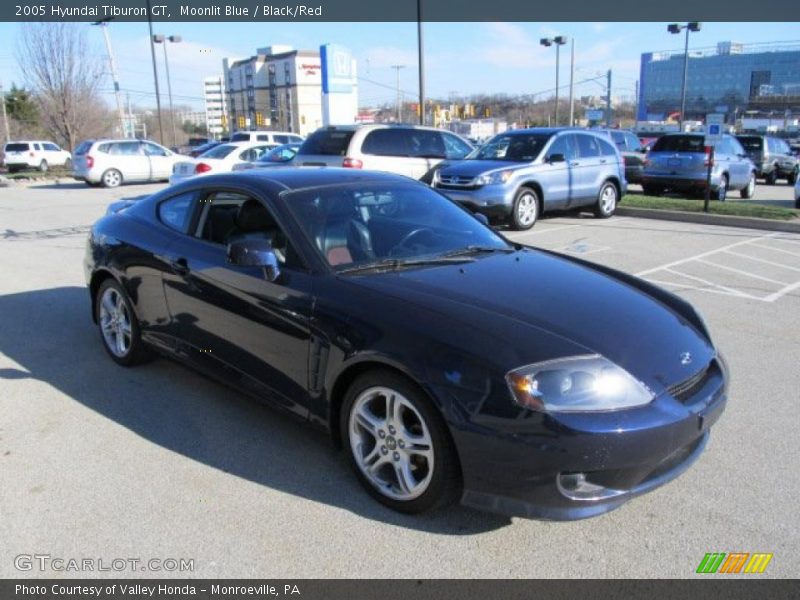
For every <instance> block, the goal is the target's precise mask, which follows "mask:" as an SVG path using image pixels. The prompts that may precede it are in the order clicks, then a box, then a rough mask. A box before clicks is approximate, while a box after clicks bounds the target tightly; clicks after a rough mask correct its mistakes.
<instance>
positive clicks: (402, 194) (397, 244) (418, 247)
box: [282, 182, 513, 271]
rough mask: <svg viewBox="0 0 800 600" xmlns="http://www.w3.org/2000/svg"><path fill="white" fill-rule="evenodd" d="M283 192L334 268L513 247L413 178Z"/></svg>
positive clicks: (442, 258) (391, 265) (452, 257)
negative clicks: (397, 181) (399, 181)
mask: <svg viewBox="0 0 800 600" xmlns="http://www.w3.org/2000/svg"><path fill="white" fill-rule="evenodd" d="M282 197H283V199H284V201H285V203H286V206H287V207H288V208H289V210H290V211H291V212H292V213H293V215H294V217H295V219H296V221H297V223H298V224H299V226H300V227H301V228H302V229H303V231H304V232H305V234H306V236H307V238H308V239H309V240H310V241H311V243H312V244H313V245H314V246H316V248H317V250H319V252H320V254H321V255H322V257H323V258H324V259H325V261H326V262H327V263H328V264H329V265H330V266H331V267H333V268H334V269H336V270H337V271H345V270H350V271H355V270H362V271H363V270H368V268H369V267H370V266H373V265H374V266H376V268H380V267H382V266H383V267H386V268H399V267H402V266H409V263H417V264H428V263H430V262H433V263H435V262H437V261H441V262H452V261H456V260H461V261H463V260H471V259H472V258H474V256H473V255H477V254H481V253H493V252H510V251H512V250H513V247H512V246H510V245H509V244H508V242H506V241H505V240H504V239H503V238H501V237H500V236H499V235H497V234H496V233H495V232H494V231H492V229H490V228H489V227H487V226H485V225H483V224H482V223H481V222H480V221H478V220H477V219H476V218H475V217H473V216H472V215H471V214H469V213H468V212H466V211H465V210H464V209H462V208H460V207H458V206H457V205H456V204H454V203H453V202H451V201H450V200H448V199H447V198H445V197H444V196H442V195H440V194H439V193H437V192H435V191H433V190H432V189H430V188H428V187H427V186H424V185H421V184H417V183H408V184H406V183H394V182H392V183H382V182H375V183H369V182H367V183H364V182H361V183H358V184H346V185H331V186H321V187H316V188H306V189H303V190H299V191H295V192H284V194H282ZM462 254H463V256H461V255H462ZM459 257H460V258H459ZM358 267H364V269H358Z"/></svg>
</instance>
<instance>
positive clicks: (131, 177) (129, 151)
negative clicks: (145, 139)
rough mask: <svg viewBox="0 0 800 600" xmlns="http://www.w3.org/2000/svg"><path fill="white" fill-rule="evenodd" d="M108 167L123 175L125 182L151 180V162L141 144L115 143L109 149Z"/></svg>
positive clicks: (134, 142) (133, 142)
mask: <svg viewBox="0 0 800 600" xmlns="http://www.w3.org/2000/svg"><path fill="white" fill-rule="evenodd" d="M108 159H109V160H108V166H109V168H113V169H117V170H118V171H119V172H120V173H122V179H123V181H143V180H147V179H149V178H150V161H149V160H148V158H147V156H145V154H144V151H143V149H142V144H141V143H140V142H136V141H131V142H114V143H113V144H110V146H109V148H108Z"/></svg>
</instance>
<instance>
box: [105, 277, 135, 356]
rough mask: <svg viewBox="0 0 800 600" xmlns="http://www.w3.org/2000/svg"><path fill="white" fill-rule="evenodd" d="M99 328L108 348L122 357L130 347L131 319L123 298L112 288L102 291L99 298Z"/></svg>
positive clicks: (115, 354)
mask: <svg viewBox="0 0 800 600" xmlns="http://www.w3.org/2000/svg"><path fill="white" fill-rule="evenodd" d="M100 329H101V331H102V332H103V340H104V341H105V343H106V346H107V347H108V349H109V350H110V351H111V352H112V353H113V354H114V356H117V357H119V358H123V357H124V356H125V355H126V354H128V352H129V351H130V348H131V320H130V315H129V314H128V307H127V306H126V305H125V300H123V298H122V296H121V295H120V294H119V293H118V292H117V291H116V290H115V289H113V288H108V289H107V290H106V291H105V292H103V297H102V298H101V300H100Z"/></svg>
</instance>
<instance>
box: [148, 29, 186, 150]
mask: <svg viewBox="0 0 800 600" xmlns="http://www.w3.org/2000/svg"><path fill="white" fill-rule="evenodd" d="M182 39H183V38H181V36H179V35H171V36H169V37H166V36H164V35H162V34H156V35H154V36H153V41H154V42H155V43H156V44H164V66H165V68H166V71H167V94H168V95H169V120H170V123H171V124H172V145H173V146H176V145H177V137H178V136H177V135H176V133H175V109H174V108H173V107H172V82H171V81H170V77H169V58H168V57H167V42H168V41H169V42H171V43H173V44H177V43H178V42H180V41H181V40H182Z"/></svg>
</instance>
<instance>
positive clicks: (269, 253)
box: [227, 240, 281, 282]
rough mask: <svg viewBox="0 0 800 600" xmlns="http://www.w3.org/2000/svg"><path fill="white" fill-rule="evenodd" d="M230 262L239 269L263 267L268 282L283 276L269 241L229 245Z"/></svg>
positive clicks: (242, 241)
mask: <svg viewBox="0 0 800 600" xmlns="http://www.w3.org/2000/svg"><path fill="white" fill-rule="evenodd" d="M227 254H228V262H229V263H231V264H232V265H237V266H239V267H261V268H262V269H263V270H264V278H265V279H266V280H267V281H270V282H272V281H275V280H276V279H278V277H280V275H281V269H280V267H279V265H278V257H277V256H276V255H275V251H274V250H273V249H272V244H270V243H269V242H268V241H267V240H238V241H235V242H231V243H230V244H228V253H227Z"/></svg>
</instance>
